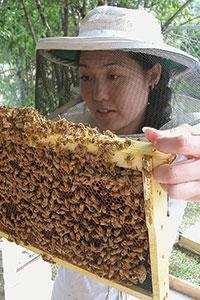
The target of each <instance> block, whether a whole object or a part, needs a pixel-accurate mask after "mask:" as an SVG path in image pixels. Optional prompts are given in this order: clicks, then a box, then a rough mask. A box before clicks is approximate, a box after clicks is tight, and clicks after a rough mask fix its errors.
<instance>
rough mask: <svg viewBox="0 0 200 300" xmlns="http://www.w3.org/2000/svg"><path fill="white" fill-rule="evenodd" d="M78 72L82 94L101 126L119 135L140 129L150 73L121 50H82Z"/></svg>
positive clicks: (149, 83) (150, 77) (150, 78)
mask: <svg viewBox="0 0 200 300" xmlns="http://www.w3.org/2000/svg"><path fill="white" fill-rule="evenodd" d="M79 72H80V89H81V96H82V98H83V100H84V101H85V102H86V104H87V106H88V108H89V109H90V111H91V115H92V117H93V119H94V121H95V122H96V124H97V125H98V127H99V128H100V129H101V130H107V129H109V130H111V131H113V132H115V133H117V134H131V133H135V132H137V129H138V127H139V125H140V124H141V122H142V120H143V117H144V112H145V108H146V106H147V102H148V93H149V88H150V86H151V84H152V76H151V74H150V73H151V72H150V71H149V70H148V71H144V70H143V69H142V67H141V66H140V65H139V64H138V63H137V62H136V61H135V60H133V59H132V58H130V57H129V56H128V54H127V53H125V52H120V51H83V52H82V53H81V56H80V62H79ZM154 77H155V75H154Z"/></svg>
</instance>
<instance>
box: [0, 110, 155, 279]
mask: <svg viewBox="0 0 200 300" xmlns="http://www.w3.org/2000/svg"><path fill="white" fill-rule="evenodd" d="M98 136H100V137H101V135H100V133H99V132H98V130H96V129H92V128H89V127H85V126H84V125H82V124H80V125H76V124H73V123H70V122H67V121H64V120H61V121H58V122H51V121H47V120H46V119H44V118H42V117H41V116H40V115H39V114H38V113H37V112H36V111H35V110H34V109H32V108H24V109H8V108H2V109H1V110H0V154H1V160H0V230H1V231H3V232H5V233H7V234H9V236H10V237H11V239H12V240H14V241H15V242H17V243H19V242H23V243H24V244H25V245H32V246H35V247H37V248H39V249H40V250H41V251H42V252H43V253H44V254H45V253H50V254H51V255H53V256H54V257H57V258H60V259H62V260H64V261H66V262H69V263H71V264H74V265H76V266H79V267H81V268H83V269H85V270H87V271H89V272H92V273H94V274H96V275H99V276H101V277H105V278H106V279H109V280H113V281H115V282H119V283H122V284H125V285H132V284H138V283H143V282H144V281H145V279H146V277H147V274H148V273H150V265H149V245H148V233H147V228H146V222H145V212H144V200H143V182H142V174H141V172H139V171H137V170H132V169H124V168H121V167H117V166H116V165H115V164H114V163H111V162H110V161H109V159H108V158H109V155H108V152H109V148H108V147H107V151H102V149H103V148H104V147H103V144H102V145H101V138H100V139H99V140H98V148H99V149H100V150H99V151H96V152H95V153H92V152H89V151H88V149H87V146H86V144H87V143H88V141H89V142H90V143H92V142H94V141H95V140H97V137H98ZM102 137H104V138H105V137H106V139H107V140H106V145H108V144H109V143H108V140H109V139H110V140H111V142H110V144H111V146H112V147H111V149H112V151H114V150H113V149H115V147H114V146H113V145H114V144H115V136H112V135H111V134H110V133H107V134H104V135H102ZM55 139H56V141H55ZM52 140H53V141H54V142H52ZM69 141H76V143H77V144H76V147H75V148H74V149H73V150H71V149H70V148H68V147H66V145H67V144H68V143H69ZM118 148H119V144H118Z"/></svg>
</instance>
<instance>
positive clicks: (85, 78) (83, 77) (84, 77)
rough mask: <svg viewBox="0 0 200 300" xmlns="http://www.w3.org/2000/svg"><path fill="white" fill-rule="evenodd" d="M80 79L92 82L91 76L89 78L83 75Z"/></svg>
mask: <svg viewBox="0 0 200 300" xmlns="http://www.w3.org/2000/svg"><path fill="white" fill-rule="evenodd" d="M80 79H81V80H83V81H89V80H91V77H90V76H87V75H82V76H81V77H80Z"/></svg>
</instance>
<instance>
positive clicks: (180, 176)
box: [153, 159, 200, 184]
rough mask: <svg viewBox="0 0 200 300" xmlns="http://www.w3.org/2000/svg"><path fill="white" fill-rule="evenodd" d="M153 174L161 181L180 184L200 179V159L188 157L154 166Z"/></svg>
mask: <svg viewBox="0 0 200 300" xmlns="http://www.w3.org/2000/svg"><path fill="white" fill-rule="evenodd" d="M153 176H154V178H155V179H156V181H158V182H159V183H164V184H178V183H184V182H188V181H196V180H199V179H200V159H188V160H185V161H179V162H175V163H173V164H171V165H167V164H166V165H161V166H159V167H156V168H154V170H153Z"/></svg>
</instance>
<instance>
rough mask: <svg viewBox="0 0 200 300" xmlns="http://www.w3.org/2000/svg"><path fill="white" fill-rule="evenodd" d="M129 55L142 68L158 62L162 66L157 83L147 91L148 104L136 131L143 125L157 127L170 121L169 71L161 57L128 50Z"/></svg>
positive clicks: (170, 93)
mask: <svg viewBox="0 0 200 300" xmlns="http://www.w3.org/2000/svg"><path fill="white" fill-rule="evenodd" d="M129 56H130V57H131V58H133V59H134V60H136V61H137V62H138V63H139V65H140V66H141V67H142V68H143V69H144V70H148V69H150V68H152V67H153V66H154V65H155V64H156V63H160V64H161V66H162V72H161V77H160V80H159V82H158V84H157V85H156V86H155V87H154V88H153V89H152V90H150V91H149V97H148V105H147V107H146V111H145V115H144V119H143V122H142V124H141V125H140V128H139V132H138V133H140V132H141V129H142V127H143V126H150V127H154V128H156V129H159V128H160V127H162V126H163V125H164V124H166V123H167V122H168V121H170V116H171V111H172V109H171V98H172V91H171V89H170V88H169V86H168V84H169V80H170V73H169V72H168V71H167V70H166V69H165V67H164V59H163V58H161V57H157V56H154V55H149V54H144V53H136V52H129Z"/></svg>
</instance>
